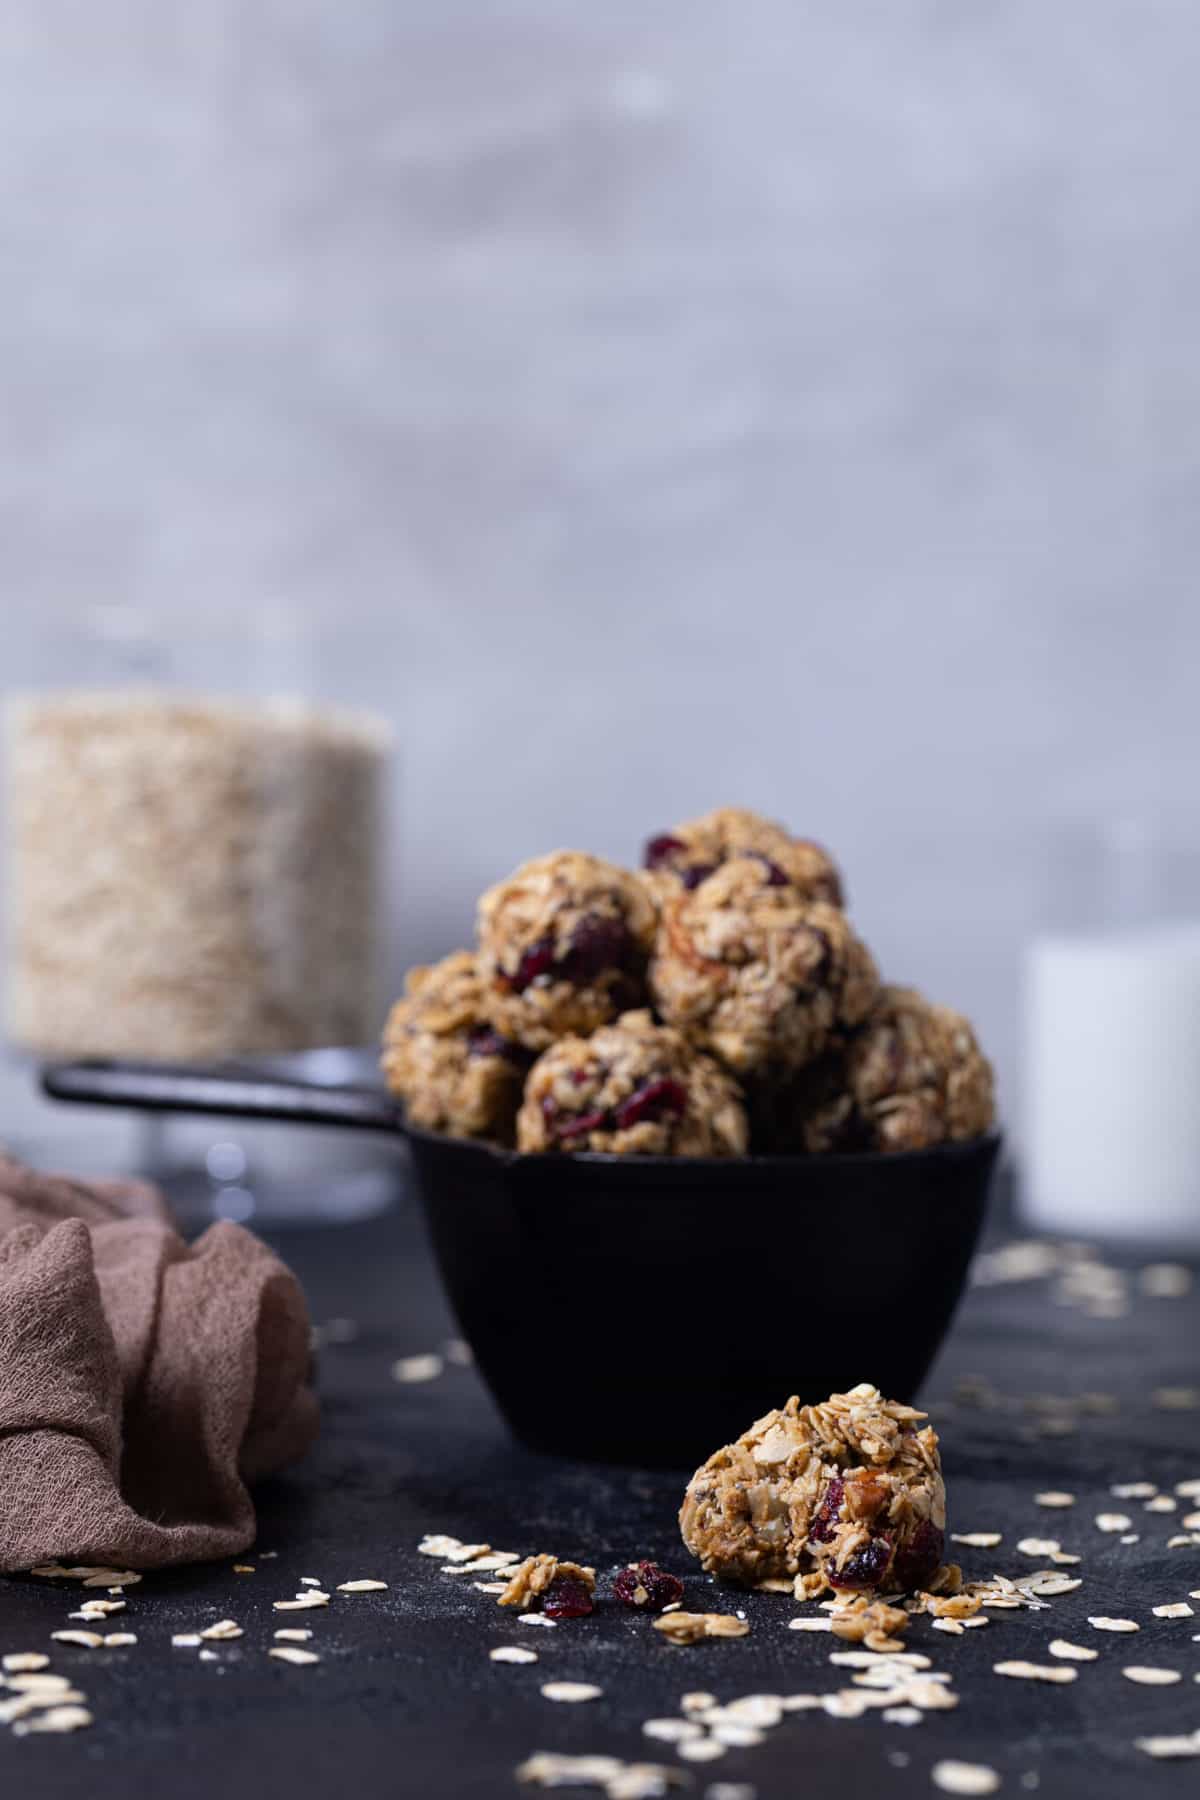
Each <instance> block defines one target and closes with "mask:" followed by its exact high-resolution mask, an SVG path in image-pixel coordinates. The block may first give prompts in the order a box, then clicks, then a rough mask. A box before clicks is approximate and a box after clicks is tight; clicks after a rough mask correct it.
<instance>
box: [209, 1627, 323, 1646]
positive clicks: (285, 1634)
mask: <svg viewBox="0 0 1200 1800" xmlns="http://www.w3.org/2000/svg"><path fill="white" fill-rule="evenodd" d="M272 1636H273V1637H277V1638H283V1639H284V1640H285V1641H286V1642H287V1643H289V1644H306V1643H307V1642H308V1640H309V1638H310V1637H311V1636H312V1632H311V1631H310V1630H309V1629H308V1627H307V1626H306V1625H281V1626H280V1627H279V1630H278V1631H276V1632H273V1633H272ZM198 1641H199V1640H197V1642H198Z"/></svg>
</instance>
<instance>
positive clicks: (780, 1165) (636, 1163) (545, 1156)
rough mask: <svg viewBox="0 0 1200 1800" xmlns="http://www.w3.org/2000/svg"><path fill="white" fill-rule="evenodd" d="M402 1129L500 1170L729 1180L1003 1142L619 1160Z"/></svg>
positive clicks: (971, 1151) (961, 1153)
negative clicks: (595, 1170)
mask: <svg viewBox="0 0 1200 1800" xmlns="http://www.w3.org/2000/svg"><path fill="white" fill-rule="evenodd" d="M402 1129H403V1132H404V1135H405V1136H406V1137H408V1138H410V1139H413V1140H415V1141H416V1142H418V1143H421V1144H428V1145H431V1146H433V1147H434V1148H436V1149H437V1150H439V1151H446V1150H449V1149H451V1148H453V1149H454V1150H456V1151H461V1152H463V1157H464V1160H465V1159H466V1158H467V1157H468V1156H470V1155H471V1154H474V1156H475V1157H476V1158H478V1159H480V1160H486V1161H488V1162H492V1163H496V1164H498V1165H499V1166H500V1167H502V1168H514V1167H531V1166H536V1167H538V1168H546V1167H559V1168H563V1169H564V1171H565V1170H566V1169H570V1168H572V1167H575V1166H576V1165H579V1164H583V1165H584V1166H586V1167H600V1168H621V1169H629V1170H635V1169H636V1170H643V1169H661V1170H664V1171H666V1170H671V1171H673V1172H674V1173H676V1174H679V1173H681V1172H683V1171H688V1172H691V1171H694V1172H695V1173H696V1174H697V1175H699V1174H705V1175H710V1176H712V1175H724V1174H728V1175H731V1176H733V1175H737V1174H738V1173H740V1172H744V1171H746V1170H750V1169H753V1170H755V1171H756V1172H757V1171H764V1172H765V1171H768V1170H773V1171H775V1172H777V1173H783V1172H784V1171H789V1170H790V1171H793V1172H794V1171H797V1170H800V1169H822V1170H824V1169H831V1170H834V1169H847V1170H850V1169H878V1168H881V1167H882V1168H895V1167H898V1166H901V1165H902V1166H903V1167H905V1168H908V1169H911V1168H913V1167H914V1166H915V1165H916V1164H918V1163H920V1162H921V1161H926V1162H953V1161H966V1160H967V1159H969V1158H972V1157H976V1156H979V1155H980V1154H981V1153H984V1152H988V1151H991V1152H995V1151H998V1150H999V1149H1000V1146H1001V1145H1002V1143H1003V1142H1004V1133H1003V1132H1002V1131H1001V1130H1000V1129H999V1128H997V1129H995V1130H993V1131H987V1132H984V1133H983V1134H982V1135H981V1136H979V1137H972V1138H956V1139H953V1140H951V1141H948V1142H946V1143H942V1144H931V1145H930V1146H929V1148H928V1149H925V1150H831V1151H821V1152H815V1151H814V1152H809V1153H807V1154H804V1155H767V1156H764V1155H758V1156H754V1155H750V1156H619V1155H617V1154H616V1152H615V1151H612V1150H555V1151H549V1152H547V1151H543V1150H511V1149H509V1148H507V1147H506V1146H505V1145H503V1144H489V1143H488V1142H487V1141H486V1140H485V1139H483V1138H469V1137H455V1136H452V1135H451V1134H450V1133H449V1132H445V1131H429V1130H427V1129H425V1128H424V1127H423V1126H420V1125H413V1124H411V1123H410V1121H409V1120H408V1119H406V1118H404V1119H402Z"/></svg>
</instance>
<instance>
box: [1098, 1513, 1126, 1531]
mask: <svg viewBox="0 0 1200 1800" xmlns="http://www.w3.org/2000/svg"><path fill="white" fill-rule="evenodd" d="M1132 1524H1133V1520H1132V1519H1128V1518H1126V1516H1125V1514H1124V1513H1110V1512H1102V1513H1097V1514H1096V1529H1097V1531H1128V1530H1129V1527H1130V1526H1131V1525H1132Z"/></svg>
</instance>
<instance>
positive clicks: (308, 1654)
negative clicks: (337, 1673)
mask: <svg viewBox="0 0 1200 1800" xmlns="http://www.w3.org/2000/svg"><path fill="white" fill-rule="evenodd" d="M267 1655H268V1656H273V1657H275V1658H276V1659H277V1661H279V1662H285V1663H295V1664H296V1665H297V1666H299V1665H300V1664H301V1663H315V1662H320V1660H321V1658H320V1657H319V1656H318V1655H317V1653H316V1651H315V1650H299V1649H297V1648H296V1646H295V1644H273V1645H272V1646H271V1648H270V1649H269V1650H268V1651H267Z"/></svg>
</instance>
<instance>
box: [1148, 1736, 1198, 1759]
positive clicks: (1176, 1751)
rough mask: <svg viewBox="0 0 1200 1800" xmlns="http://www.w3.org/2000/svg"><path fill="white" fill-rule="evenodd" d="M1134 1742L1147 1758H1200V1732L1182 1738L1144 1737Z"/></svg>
mask: <svg viewBox="0 0 1200 1800" xmlns="http://www.w3.org/2000/svg"><path fill="white" fill-rule="evenodd" d="M1133 1741H1134V1743H1135V1744H1136V1745H1137V1748H1138V1749H1139V1750H1143V1751H1145V1753H1146V1755H1147V1756H1160V1757H1171V1756H1200V1731H1193V1732H1189V1733H1187V1734H1186V1735H1184V1736H1182V1737H1144V1738H1134V1740H1133Z"/></svg>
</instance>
